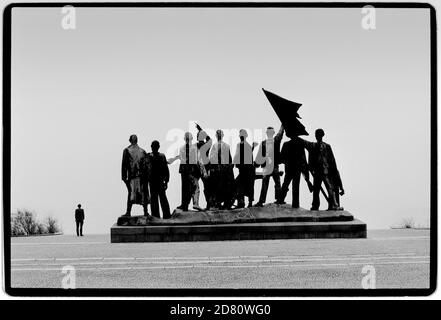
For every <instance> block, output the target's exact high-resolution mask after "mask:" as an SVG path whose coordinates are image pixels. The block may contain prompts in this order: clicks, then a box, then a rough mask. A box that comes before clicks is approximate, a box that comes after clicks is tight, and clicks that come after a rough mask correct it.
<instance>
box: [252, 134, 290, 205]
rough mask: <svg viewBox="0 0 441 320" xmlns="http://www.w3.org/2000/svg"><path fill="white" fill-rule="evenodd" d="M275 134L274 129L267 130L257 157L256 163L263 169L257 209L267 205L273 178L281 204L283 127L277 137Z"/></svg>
mask: <svg viewBox="0 0 441 320" xmlns="http://www.w3.org/2000/svg"><path fill="white" fill-rule="evenodd" d="M274 133H275V131H274V128H273V127H268V128H267V130H266V136H267V139H266V140H264V141H262V143H261V144H260V147H259V152H258V153H257V157H256V163H257V164H258V165H260V166H262V168H263V177H262V189H261V190H260V197H259V202H257V203H256V205H255V206H256V207H262V206H263V205H264V204H265V202H266V195H267V192H268V186H269V181H270V178H271V177H272V178H273V180H274V189H275V198H276V200H277V201H276V203H280V201H279V197H280V192H281V189H282V187H281V185H280V173H279V163H280V143H281V141H282V138H283V133H284V128H283V126H280V130H279V132H278V133H277V134H276V136H274Z"/></svg>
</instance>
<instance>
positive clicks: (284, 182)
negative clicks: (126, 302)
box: [3, 2, 437, 315]
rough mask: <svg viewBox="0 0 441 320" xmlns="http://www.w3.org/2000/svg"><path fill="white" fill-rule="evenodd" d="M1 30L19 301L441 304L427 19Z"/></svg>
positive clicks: (190, 18) (106, 22) (31, 18)
mask: <svg viewBox="0 0 441 320" xmlns="http://www.w3.org/2000/svg"><path fill="white" fill-rule="evenodd" d="M3 22H4V29H3V33H4V34H3V45H4V48H3V59H4V60H3V61H4V63H3V73H4V77H3V90H4V92H3V129H4V132H3V134H4V136H3V183H4V184H3V195H4V197H3V209H4V210H3V213H4V218H3V221H4V242H3V243H4V254H5V255H4V259H5V266H6V269H5V281H6V283H5V288H6V292H7V293H8V294H11V295H19V296H20V295H23V294H25V295H31V296H33V295H36V296H39V295H45V296H47V295H49V296H51V295H53V296H69V295H74V296H75V295H86V296H102V295H105V296H121V295H122V296H125V295H129V296H137V295H140V296H204V297H207V296H251V297H258V296H299V295H301V296H317V295H320V296H328V295H331V296H335V295H356V296H366V295H369V296H370V295H374V296H375V295H392V294H393V295H407V296H408V295H417V296H427V295H429V294H431V293H432V292H433V291H434V290H435V289H436V258H437V252H436V228H437V225H436V221H437V220H436V218H437V207H436V201H437V199H436V197H437V194H436V190H437V167H436V161H437V153H436V151H437V146H436V134H437V132H436V130H437V128H436V125H437V124H436V108H437V106H436V26H435V23H436V22H435V9H434V8H433V7H432V6H431V5H429V4H424V3H420V4H416V3H408V4H406V3H395V4H393V3H392V4H390V3H389V4H382V3H373V4H366V3H364V4H357V3H310V4H309V3H302V4H300V3H278V4H275V3H264V2H261V3H245V2H244V3H130V4H124V3H105V4H104V3H101V4H100V3H76V4H75V3H73V4H72V3H70V4H67V3H54V4H48V3H46V4H43V3H40V4H39V3H32V4H31V3H27V4H23V3H16V4H10V5H9V6H8V7H6V9H5V10H4V14H3ZM262 308H263V307H262ZM184 311H185V310H184ZM184 311H183V312H184ZM212 311H213V312H214V309H213V310H212ZM230 311H231V310H230ZM236 311H237V312H238V310H236ZM236 311H235V312H236ZM260 311H261V312H266V311H265V310H264V309H262V310H260ZM171 312H172V311H171ZM174 312H176V314H179V312H180V310H179V308H178V307H177V308H176V310H174ZM210 312H211V311H210ZM172 314H173V313H172ZM201 315H202V314H201Z"/></svg>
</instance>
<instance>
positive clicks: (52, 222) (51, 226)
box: [46, 217, 61, 233]
mask: <svg viewBox="0 0 441 320" xmlns="http://www.w3.org/2000/svg"><path fill="white" fill-rule="evenodd" d="M46 230H47V232H48V233H58V232H61V228H60V226H59V225H58V222H57V220H56V219H55V218H53V217H47V218H46Z"/></svg>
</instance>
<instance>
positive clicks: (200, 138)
mask: <svg viewBox="0 0 441 320" xmlns="http://www.w3.org/2000/svg"><path fill="white" fill-rule="evenodd" d="M196 138H197V139H198V141H205V139H206V138H207V133H206V132H205V131H204V130H201V131H199V132H198V135H197V136H196Z"/></svg>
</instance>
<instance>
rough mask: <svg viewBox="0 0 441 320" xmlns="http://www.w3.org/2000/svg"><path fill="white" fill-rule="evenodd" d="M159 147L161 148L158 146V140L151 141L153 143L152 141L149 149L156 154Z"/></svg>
mask: <svg viewBox="0 0 441 320" xmlns="http://www.w3.org/2000/svg"><path fill="white" fill-rule="evenodd" d="M160 146H161V145H160V144H159V141H158V140H153V141H152V145H151V147H152V151H153V152H158V150H159V147H160Z"/></svg>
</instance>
